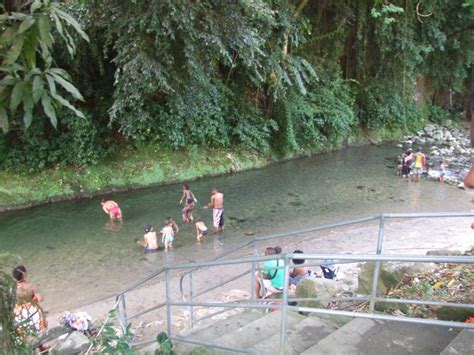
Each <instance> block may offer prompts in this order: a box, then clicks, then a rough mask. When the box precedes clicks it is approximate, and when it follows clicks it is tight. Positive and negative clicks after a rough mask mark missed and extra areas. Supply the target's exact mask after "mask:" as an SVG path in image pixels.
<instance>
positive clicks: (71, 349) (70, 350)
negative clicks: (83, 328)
mask: <svg viewBox="0 0 474 355" xmlns="http://www.w3.org/2000/svg"><path fill="white" fill-rule="evenodd" d="M90 344H91V342H90V340H89V338H88V337H86V336H85V335H84V334H83V333H81V332H72V333H70V334H69V335H68V336H67V337H66V338H65V339H63V340H60V341H59V343H58V345H56V346H55V347H54V350H53V354H57V355H71V354H78V353H81V352H86V351H87V349H88V348H89V346H90Z"/></svg>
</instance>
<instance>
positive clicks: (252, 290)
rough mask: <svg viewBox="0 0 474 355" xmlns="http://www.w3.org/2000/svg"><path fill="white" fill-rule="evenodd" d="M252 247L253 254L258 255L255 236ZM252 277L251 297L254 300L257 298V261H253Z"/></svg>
mask: <svg viewBox="0 0 474 355" xmlns="http://www.w3.org/2000/svg"><path fill="white" fill-rule="evenodd" d="M252 248H253V252H252V255H253V256H257V246H256V240H255V238H254V240H253V242H252ZM250 277H251V279H252V281H251V285H250V299H251V300H254V299H255V283H256V282H257V280H256V279H255V261H252V271H251V275H250Z"/></svg>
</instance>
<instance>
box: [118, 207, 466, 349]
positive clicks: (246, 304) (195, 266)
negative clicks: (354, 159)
mask: <svg viewBox="0 0 474 355" xmlns="http://www.w3.org/2000/svg"><path fill="white" fill-rule="evenodd" d="M473 216H474V213H472V212H461V213H457V212H447V213H396V214H395V213H392V214H381V215H379V216H371V217H366V218H360V219H354V220H351V221H344V222H341V223H334V224H329V225H324V226H318V227H314V228H308V229H305V230H300V231H296V232H292V233H280V234H274V235H270V236H262V237H257V238H255V239H253V240H251V241H248V242H246V243H243V244H242V245H240V246H238V247H236V248H233V249H231V250H230V251H227V252H225V253H223V254H221V255H219V256H218V257H216V258H214V259H213V260H210V261H206V262H197V263H188V264H181V265H175V266H167V267H164V268H161V269H160V270H158V271H157V272H155V273H153V274H150V275H149V276H148V277H146V278H145V279H143V280H141V281H139V282H137V283H135V284H134V285H132V286H130V287H128V288H127V289H125V290H123V291H122V292H121V293H120V294H119V295H118V296H117V301H116V305H115V307H116V309H117V314H118V320H119V323H120V325H121V326H122V327H123V329H125V327H126V326H127V324H128V322H129V321H130V320H131V319H134V318H137V317H139V316H141V315H144V314H147V313H149V312H152V311H155V310H158V309H160V308H163V307H166V323H167V333H168V336H169V337H170V339H171V340H174V341H178V342H184V343H190V344H197V345H203V346H210V347H215V348H219V349H223V350H229V351H236V352H247V351H246V350H245V349H238V348H230V347H226V346H223V345H220V344H211V343H208V342H202V341H200V340H197V339H189V338H183V337H177V336H174V335H173V333H172V309H173V308H174V307H188V308H189V311H190V323H191V326H192V325H193V324H195V322H197V321H202V320H204V319H206V318H209V317H212V316H214V315H216V314H218V313H222V312H225V311H228V310H229V309H236V308H239V309H270V308H271V309H279V310H280V311H281V326H280V351H281V352H283V353H284V352H285V348H286V329H287V312H288V311H289V310H294V311H301V312H307V313H315V314H329V315H339V316H350V317H360V318H371V319H381V320H392V321H401V322H409V323H419V324H429V325H441V326H447V327H452V328H469V329H474V325H472V324H467V323H460V322H451V321H441V320H434V319H420V318H410V317H401V316H391V315H385V314H375V313H374V309H375V304H376V303H377V302H384V303H405V304H419V305H427V306H448V307H465V308H472V309H474V305H472V304H458V303H450V302H440V301H433V300H409V299H403V298H400V299H394V298H385V297H378V296H377V288H378V281H379V277H380V270H381V264H382V263H383V262H387V261H395V262H415V263H452V264H469V265H472V264H474V257H472V256H408V255H382V252H383V243H384V232H385V222H386V220H387V219H397V218H445V217H473ZM376 220H378V222H379V225H378V235H377V247H376V250H375V255H346V254H344V255H337V254H280V255H277V256H275V255H272V256H259V255H258V252H257V247H258V243H259V242H268V241H269V240H273V239H277V238H283V237H288V236H293V237H298V236H301V235H304V234H307V233H312V232H317V231H323V230H327V229H333V228H337V227H343V226H349V225H354V224H359V223H364V222H370V221H376ZM249 246H252V256H250V257H239V258H235V259H225V260H221V259H223V258H224V257H226V256H229V255H231V254H233V253H235V252H242V251H244V250H246V248H248V247H249ZM275 259H278V260H283V266H281V267H276V268H275V269H283V270H284V275H285V276H284V277H285V280H284V287H283V292H282V303H281V304H264V302H262V300H261V299H257V298H254V295H255V284H256V282H257V280H256V278H255V272H256V271H257V270H262V268H260V267H258V263H260V262H265V261H268V260H275ZM293 259H305V260H312V261H316V262H317V263H316V264H313V265H320V264H321V263H323V262H324V261H327V260H332V262H333V263H335V264H342V263H356V262H374V263H375V266H374V274H373V280H372V287H371V292H370V295H363V296H358V297H352V298H347V297H343V298H340V297H339V298H338V297H329V298H291V297H290V296H289V290H288V288H289V287H288V284H289V268H290V262H291V261H292V260H293ZM240 264H243V265H249V264H250V265H251V268H250V270H246V271H245V272H241V273H239V274H238V275H237V276H235V275H233V276H232V277H231V278H230V279H227V280H224V281H221V282H220V283H218V284H217V285H213V286H210V287H208V288H206V289H204V290H201V291H200V292H197V293H195V292H194V285H193V275H195V273H196V272H197V271H201V270H207V269H210V268H215V267H223V266H226V265H240ZM179 270H181V271H182V270H187V271H186V272H184V273H183V274H182V275H181V277H180V279H179V293H180V301H173V300H172V296H171V280H172V277H173V276H172V272H176V271H179ZM249 273H250V274H251V282H250V290H251V291H250V292H251V296H250V299H241V300H236V301H232V302H197V301H194V299H195V298H196V297H198V296H202V295H205V294H206V293H209V292H211V291H213V290H215V289H217V288H219V287H223V286H224V285H227V284H229V283H231V282H234V281H236V280H238V279H239V278H242V277H245V276H246V275H248V274H249ZM161 274H164V275H165V292H166V293H165V301H164V302H162V303H160V304H158V305H154V306H152V307H150V308H148V309H145V310H143V311H140V312H139V313H136V314H134V315H132V316H127V305H126V294H127V293H129V292H131V291H133V290H135V289H137V288H138V287H140V286H142V285H143V284H145V283H146V282H148V281H151V280H153V279H155V278H157V277H158V276H159V275H161ZM186 277H187V278H188V286H189V290H188V292H185V290H184V289H185V286H184V285H185V282H184V280H185V278H186ZM340 300H344V301H368V302H369V310H368V312H353V311H341V310H329V309H321V308H308V307H298V306H291V305H289V304H288V302H289V301H290V302H291V301H293V302H294V301H340ZM194 307H206V308H220V309H221V310H219V311H217V312H215V313H212V314H209V315H206V316H204V317H201V318H200V319H194V312H193V308H194ZM154 341H155V340H154V339H153V340H145V341H140V342H137V343H134V344H133V345H134V346H140V345H146V344H149V343H152V342H154Z"/></svg>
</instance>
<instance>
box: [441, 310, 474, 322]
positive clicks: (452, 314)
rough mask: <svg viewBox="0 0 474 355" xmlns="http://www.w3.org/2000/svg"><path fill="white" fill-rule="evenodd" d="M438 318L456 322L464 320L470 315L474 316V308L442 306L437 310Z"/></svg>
mask: <svg viewBox="0 0 474 355" xmlns="http://www.w3.org/2000/svg"><path fill="white" fill-rule="evenodd" d="M436 315H437V318H438V319H441V320H450V321H454V322H464V321H465V320H466V319H468V318H469V317H474V309H472V308H454V307H445V306H443V307H440V308H439V309H438V310H437V311H436Z"/></svg>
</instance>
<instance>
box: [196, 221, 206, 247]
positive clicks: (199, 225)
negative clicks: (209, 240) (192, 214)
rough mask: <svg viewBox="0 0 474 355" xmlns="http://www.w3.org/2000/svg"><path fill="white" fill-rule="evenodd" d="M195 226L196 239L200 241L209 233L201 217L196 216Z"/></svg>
mask: <svg viewBox="0 0 474 355" xmlns="http://www.w3.org/2000/svg"><path fill="white" fill-rule="evenodd" d="M195 226H196V239H197V241H198V242H202V241H203V240H204V237H205V236H206V235H208V234H209V231H208V229H207V227H206V225H205V224H204V222H203V221H202V219H201V218H198V219H197V220H196V224H195Z"/></svg>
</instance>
